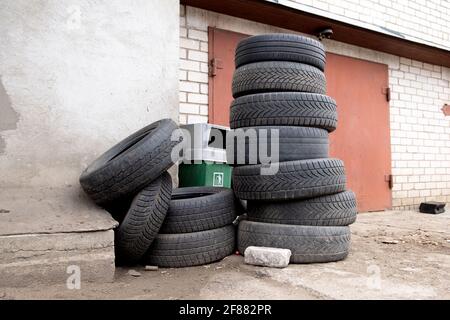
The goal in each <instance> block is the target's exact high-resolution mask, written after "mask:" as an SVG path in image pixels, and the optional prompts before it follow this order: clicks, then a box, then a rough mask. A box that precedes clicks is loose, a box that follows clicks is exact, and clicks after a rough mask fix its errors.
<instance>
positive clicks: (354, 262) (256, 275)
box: [0, 211, 450, 299]
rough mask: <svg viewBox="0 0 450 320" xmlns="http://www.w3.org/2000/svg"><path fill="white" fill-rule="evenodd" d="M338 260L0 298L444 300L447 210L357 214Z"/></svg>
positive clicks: (449, 241)
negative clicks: (348, 245)
mask: <svg viewBox="0 0 450 320" xmlns="http://www.w3.org/2000/svg"><path fill="white" fill-rule="evenodd" d="M352 235H353V239H352V249H351V252H350V255H349V256H348V258H347V259H346V260H344V261H340V262H335V263H326V264H310V265H290V266H289V267H287V268H285V269H274V268H265V267H255V266H250V265H245V264H244V263H243V257H241V256H237V255H233V256H229V257H227V258H225V259H224V260H222V261H220V262H217V263H214V264H211V265H207V266H199V267H193V268H184V269H159V270H158V271H145V270H144V268H143V267H138V268H134V270H136V271H138V272H139V273H140V276H139V274H135V273H132V274H133V275H131V274H130V273H129V269H124V268H119V269H117V270H116V275H115V280H114V282H113V283H105V282H96V283H89V282H87V281H83V272H82V273H81V288H80V289H79V290H76V289H75V290H70V289H68V288H67V286H66V282H65V281H61V283H59V284H56V285H52V286H38V285H30V286H29V287H27V288H8V287H5V286H3V287H0V298H1V299H21V298H25V299H42V298H50V299H79V298H87V299H450V277H449V272H450V214H449V213H445V214H441V215H427V214H421V213H416V212H411V211H408V212H392V211H390V212H379V213H364V214H360V215H359V217H358V220H357V222H356V223H355V224H354V225H352Z"/></svg>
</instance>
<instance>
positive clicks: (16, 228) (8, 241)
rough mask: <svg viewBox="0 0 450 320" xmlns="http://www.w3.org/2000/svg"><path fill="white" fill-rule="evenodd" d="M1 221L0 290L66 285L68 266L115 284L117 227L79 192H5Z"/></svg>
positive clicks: (87, 276)
mask: <svg viewBox="0 0 450 320" xmlns="http://www.w3.org/2000/svg"><path fill="white" fill-rule="evenodd" d="M24 194H25V195H27V196H26V197H24ZM69 199H70V200H69ZM68 201H70V203H68ZM0 221H1V223H0V287H5V286H19V287H23V286H28V285H31V284H34V285H40V284H49V283H59V282H61V281H66V279H67V277H68V274H67V271H68V269H67V268H68V267H70V266H77V267H79V268H81V270H83V271H84V274H85V279H86V280H88V281H102V282H103V281H112V280H113V278H114V272H115V267H114V231H113V230H112V229H113V228H114V227H115V226H116V225H117V222H116V221H115V220H114V219H113V218H111V215H110V214H109V213H108V212H106V211H105V210H103V209H101V208H99V207H97V206H95V205H94V204H93V203H92V202H91V201H90V200H88V199H87V197H86V196H85V195H84V194H83V193H82V191H81V190H79V189H77V188H67V189H40V190H37V189H31V188H30V190H23V189H20V190H15V189H3V190H2V192H0ZM69 271H70V269H69Z"/></svg>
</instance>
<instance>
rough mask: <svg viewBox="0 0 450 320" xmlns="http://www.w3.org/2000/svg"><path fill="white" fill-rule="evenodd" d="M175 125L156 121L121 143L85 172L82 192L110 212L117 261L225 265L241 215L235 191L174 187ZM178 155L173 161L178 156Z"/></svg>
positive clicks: (164, 265)
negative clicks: (115, 224)
mask: <svg viewBox="0 0 450 320" xmlns="http://www.w3.org/2000/svg"><path fill="white" fill-rule="evenodd" d="M177 129H178V126H177V125H176V124H175V122H173V121H172V120H170V119H163V120H160V121H157V122H155V123H153V124H151V125H149V126H147V127H145V128H143V129H141V130H139V131H137V132H136V133H134V134H133V135H131V136H129V137H128V138H126V139H125V140H123V141H121V142H119V143H118V144H117V145H115V146H114V147H112V148H111V149H110V150H108V151H107V152H105V153H104V154H103V155H101V156H100V157H99V158H98V159H97V160H95V161H94V162H93V163H92V164H91V165H89V166H88V167H87V168H86V170H85V171H84V172H83V173H82V174H81V177H80V183H81V186H82V187H83V189H84V191H85V192H86V193H87V194H88V195H89V196H90V197H91V199H93V200H94V201H95V202H96V203H97V204H98V205H100V206H102V207H104V208H106V209H107V210H108V211H110V212H111V213H112V214H113V216H114V218H116V219H117V220H118V221H119V222H120V225H119V227H118V228H117V229H116V230H115V231H116V232H115V251H116V261H117V262H118V263H119V264H122V265H133V264H137V263H141V264H145V265H156V266H160V267H186V266H194V265H201V264H206V263H210V262H213V261H217V260H220V259H222V258H224V257H226V256H227V255H229V254H231V253H232V252H233V251H234V247H235V228H234V226H233V225H232V223H233V221H234V220H235V217H236V208H235V201H234V199H235V198H234V194H233V191H232V190H231V189H224V188H208V187H192V188H179V189H175V190H172V178H171V176H170V174H169V173H168V172H167V170H168V169H169V168H170V167H171V166H172V165H173V164H174V163H175V162H176V161H177V160H178V156H175V155H174V154H173V153H172V150H173V149H174V147H175V146H176V145H177V144H178V143H180V142H181V140H182V139H181V140H178V141H173V140H172V134H173V132H174V130H177ZM174 157H175V158H174Z"/></svg>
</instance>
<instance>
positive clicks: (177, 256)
mask: <svg viewBox="0 0 450 320" xmlns="http://www.w3.org/2000/svg"><path fill="white" fill-rule="evenodd" d="M234 247H235V228H234V226H232V225H228V226H225V227H222V228H218V229H212V230H206V231H200V232H192V233H178V234H159V235H158V236H157V237H156V239H155V241H154V242H153V244H152V245H151V247H150V249H149V250H148V252H147V253H146V254H145V256H144V258H143V262H144V263H145V264H147V265H155V266H159V267H165V268H179V267H190V266H198V265H202V264H207V263H211V262H214V261H218V260H221V259H223V258H225V257H226V256H228V255H230V254H231V253H232V252H233V251H234Z"/></svg>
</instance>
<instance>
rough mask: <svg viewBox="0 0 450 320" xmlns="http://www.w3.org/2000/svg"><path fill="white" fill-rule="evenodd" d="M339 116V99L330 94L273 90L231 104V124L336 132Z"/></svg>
mask: <svg viewBox="0 0 450 320" xmlns="http://www.w3.org/2000/svg"><path fill="white" fill-rule="evenodd" d="M337 118H338V117H337V110H336V102H335V101H334V100H333V99H332V98H330V97H328V96H326V95H323V94H316V93H303V92H271V93H261V94H252V95H247V96H243V97H239V98H237V99H235V100H234V101H233V102H232V104H231V110H230V127H231V128H232V129H236V128H242V127H254V126H303V127H316V128H321V129H325V130H327V131H328V132H332V131H334V130H335V129H336V126H337Z"/></svg>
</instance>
